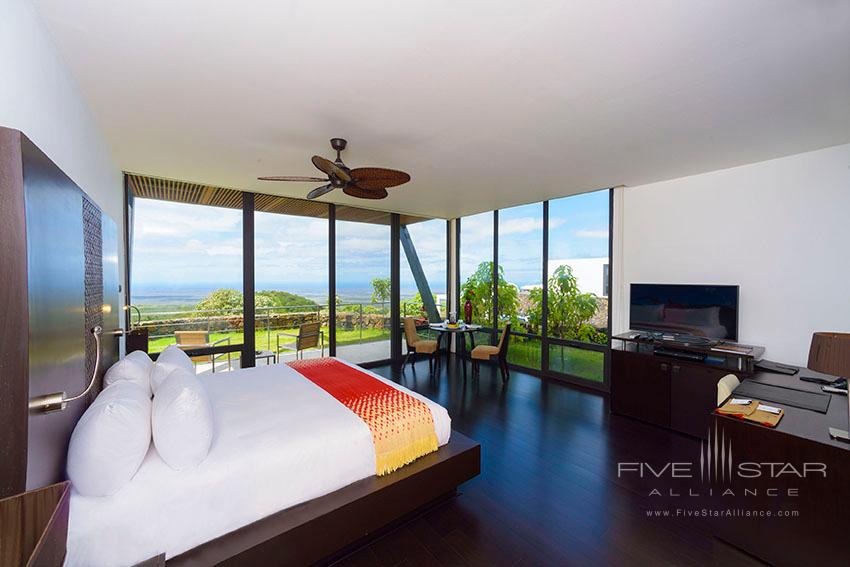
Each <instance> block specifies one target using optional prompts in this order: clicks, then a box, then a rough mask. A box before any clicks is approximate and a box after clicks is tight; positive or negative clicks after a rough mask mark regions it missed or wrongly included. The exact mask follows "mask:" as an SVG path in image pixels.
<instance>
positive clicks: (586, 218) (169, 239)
mask: <svg viewBox="0 0 850 567" xmlns="http://www.w3.org/2000/svg"><path fill="white" fill-rule="evenodd" d="M133 214H134V224H133V228H134V234H133V250H132V255H133V256H132V262H133V271H132V278H133V282H132V283H133V286H134V289H136V290H140V289H152V288H156V289H184V288H186V289H192V288H195V289H207V288H210V289H211V288H217V287H236V288H240V287H241V285H242V213H241V211H239V210H233V209H224V208H218V207H208V206H200V205H188V204H183V203H169V202H166V201H156V200H150V199H136V200H135V210H134V212H133ZM499 223H500V224H499V227H500V229H499V232H500V238H499V263H500V264H501V265H502V266H503V267H504V268H505V273H506V276H507V279H508V281H511V282H513V283H516V284H517V285H519V286H523V285H530V284H540V283H541V282H540V277H541V275H540V273H541V264H542V227H543V208H542V204H540V203H537V204H532V205H524V206H520V207H514V208H511V209H503V210H501V211H499ZM255 229H256V233H255V242H256V260H255V261H256V285H257V289H283V290H286V291H293V292H296V293H297V292H299V291H305V290H309V289H313V290H315V291H321V290H326V289H327V279H328V226H327V221H326V220H323V219H313V218H304V217H294V216H284V215H278V214H274V213H262V212H258V213H257V214H256V217H255ZM408 229H409V231H410V235H411V238H412V240H413V242H414V245H415V246H416V250H417V254H418V256H419V260H420V262H421V263H422V266H423V269H424V270H425V273H426V276H427V278H428V280H429V282H430V284H431V287H432V291H433V292H434V293H444V292H445V287H446V232H445V231H446V222H445V221H444V220H442V219H435V220H431V221H426V222H421V223H416V224H413V225H410V226H409V227H408ZM549 230H550V236H549V247H550V258H551V259H556V258H590V257H600V256H607V254H608V192H607V191H598V192H595V193H588V194H584V195H578V196H573V197H567V198H564V199H557V200H553V201H550V204H549ZM336 231H337V286H338V287H339V288H345V287H352V288H354V287H361V288H368V287H369V286H370V284H369V282H370V281H371V280H372V278H375V277H389V272H390V255H389V251H390V250H389V249H390V227H389V226H385V225H370V224H365V223H355V222H347V221H340V222H338V223H337V229H336ZM492 250H493V215H492V213H483V214H481V215H474V216H471V217H465V218H463V219H462V221H461V278H462V279H465V278H466V277H467V276H468V275H469V274H470V273H471V272H472V271H473V270H474V269H475V267H477V265H478V263H480V262H481V261H484V260H489V259H491V258H492ZM402 254H403V252H402ZM401 288H402V292H403V293H405V292H406V291H411V290H412V291H415V284H414V282H413V277H412V274H411V273H410V268H409V266H408V264H407V262H406V261H405V260H404V258H403V259H402V276H401Z"/></svg>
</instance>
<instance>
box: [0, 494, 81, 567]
mask: <svg viewBox="0 0 850 567" xmlns="http://www.w3.org/2000/svg"><path fill="white" fill-rule="evenodd" d="M70 494H71V483H70V482H68V481H65V482H60V483H58V484H51V485H50V486H45V487H44V488H39V489H37V490H30V491H29V492H24V493H22V494H18V495H16V496H10V497H9V498H4V499H3V500H0V567H7V566H10V567H11V566H18V565H27V566H30V565H32V566H35V565H38V566H39V567H40V566H42V565H44V566H46V567H53V566H57V567H59V566H61V565H62V563H63V562H64V561H65V549H66V544H67V540H68V506H69V501H70Z"/></svg>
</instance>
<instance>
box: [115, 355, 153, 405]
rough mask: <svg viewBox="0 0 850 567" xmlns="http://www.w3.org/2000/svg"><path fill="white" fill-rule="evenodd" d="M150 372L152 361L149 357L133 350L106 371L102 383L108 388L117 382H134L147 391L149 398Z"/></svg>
mask: <svg viewBox="0 0 850 567" xmlns="http://www.w3.org/2000/svg"><path fill="white" fill-rule="evenodd" d="M152 370H153V360H151V357H149V356H148V355H147V353H146V352H143V351H141V350H134V351H133V352H131V353H130V354H128V355H127V356H125V357H124V358H122V359H121V360H119V361H118V362H116V363H115V364H113V365H112V366H110V367H109V370H107V371H106V376H104V377H103V383H104V386H110V385H112V384H114V383H115V382H118V381H119V380H127V381H129V382H135V383H136V384H138V385H139V386H141V387H143V388H144V389H145V390H147V391H148V396H150V394H151V392H152V390H151V371H152Z"/></svg>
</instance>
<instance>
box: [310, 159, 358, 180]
mask: <svg viewBox="0 0 850 567" xmlns="http://www.w3.org/2000/svg"><path fill="white" fill-rule="evenodd" d="M310 161H312V162H313V165H315V166H316V167H317V168H318V169H319V171H323V172H325V173H327V174H328V177H330V176H332V175H333V176H334V177H336V178H337V179H341V180H342V181H345V182H346V183H348V182H349V181H351V176H350V175H348V173H346V172H345V170H344V169H342V168H341V167H339V166H338V165H337V164H335V163H334V162H332V161H331V160H329V159H325V158H323V157H322V156H313V157H312V158H311V159H310Z"/></svg>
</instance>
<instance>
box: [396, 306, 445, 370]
mask: <svg viewBox="0 0 850 567" xmlns="http://www.w3.org/2000/svg"><path fill="white" fill-rule="evenodd" d="M404 340H405V343H407V355H406V356H405V357H404V362H402V363H401V372H402V374H404V367H405V365H407V361H408V360H410V359H411V357H413V363H415V362H416V355H417V354H427V355H429V356H428V373H429V374H434V373H435V372H436V370H437V367H438V366H439V360H436V358H437V357H438V356H439V351H438V350H437V346H438V345H437V341H433V340H429V339H423V338H422V337H420V336H419V333H418V332H417V331H416V321H414V320H413V317H405V318H404Z"/></svg>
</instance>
